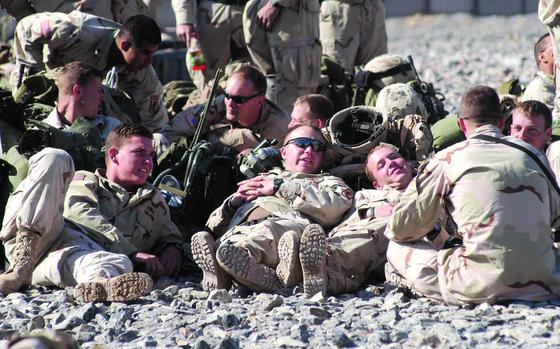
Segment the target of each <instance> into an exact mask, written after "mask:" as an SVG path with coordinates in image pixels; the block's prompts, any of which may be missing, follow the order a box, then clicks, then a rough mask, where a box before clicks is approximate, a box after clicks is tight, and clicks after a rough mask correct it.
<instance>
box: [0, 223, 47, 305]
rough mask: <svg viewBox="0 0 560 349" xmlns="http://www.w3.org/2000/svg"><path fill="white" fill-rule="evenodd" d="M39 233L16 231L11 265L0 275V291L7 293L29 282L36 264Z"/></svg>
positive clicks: (25, 285)
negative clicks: (8, 269)
mask: <svg viewBox="0 0 560 349" xmlns="http://www.w3.org/2000/svg"><path fill="white" fill-rule="evenodd" d="M39 238H40V236H39V234H36V233H33V232H30V231H18V232H17V233H16V245H15V248H14V256H13V261H14V263H13V265H12V266H10V271H7V272H5V273H4V274H2V275H0V293H2V294H3V295H8V294H10V293H13V292H17V291H19V290H20V289H22V288H25V287H28V286H29V285H30V284H31V276H32V275H33V270H34V269H35V265H36V264H37V257H36V253H37V252H36V246H37V242H38V241H39Z"/></svg>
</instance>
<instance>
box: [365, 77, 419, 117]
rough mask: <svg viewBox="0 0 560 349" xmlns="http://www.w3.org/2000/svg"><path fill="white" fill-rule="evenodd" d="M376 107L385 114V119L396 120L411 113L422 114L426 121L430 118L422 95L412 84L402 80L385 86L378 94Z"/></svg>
mask: <svg viewBox="0 0 560 349" xmlns="http://www.w3.org/2000/svg"><path fill="white" fill-rule="evenodd" d="M375 108H376V109H377V110H379V111H380V112H381V113H382V114H383V120H384V121H387V120H390V121H396V120H398V119H401V118H404V117H405V116H406V115H410V114H417V115H421V116H422V118H423V119H424V121H427V120H428V111H427V110H426V107H425V106H424V102H423V101H422V97H420V96H419V95H418V94H417V93H416V92H415V91H414V89H413V88H412V87H411V86H410V85H408V84H404V83H401V82H397V83H394V84H391V85H388V86H385V87H383V89H382V90H381V91H379V95H378V96H377V101H376V102H375Z"/></svg>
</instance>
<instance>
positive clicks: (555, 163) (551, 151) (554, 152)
mask: <svg viewBox="0 0 560 349" xmlns="http://www.w3.org/2000/svg"><path fill="white" fill-rule="evenodd" d="M546 158H547V159H548V162H549V163H550V168H551V169H552V173H554V175H555V176H556V182H558V183H560V141H556V142H552V143H551V144H550V146H549V147H548V149H547V150H546Z"/></svg>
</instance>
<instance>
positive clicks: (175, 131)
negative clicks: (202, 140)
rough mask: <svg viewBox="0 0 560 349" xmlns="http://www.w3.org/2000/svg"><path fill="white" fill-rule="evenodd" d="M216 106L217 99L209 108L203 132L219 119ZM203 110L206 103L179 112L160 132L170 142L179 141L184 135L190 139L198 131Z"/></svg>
mask: <svg viewBox="0 0 560 349" xmlns="http://www.w3.org/2000/svg"><path fill="white" fill-rule="evenodd" d="M222 103H223V102H222ZM216 106H217V105H216V101H214V103H213V105H212V107H211V108H210V109H209V110H208V115H207V116H206V121H205V122H204V127H203V128H202V134H204V133H205V132H206V131H207V130H208V125H210V124H212V123H214V121H215V120H216V119H217V116H218V110H217V108H216ZM203 110H204V104H198V105H195V106H192V107H190V108H188V109H186V110H183V111H182V112H180V113H179V114H177V115H175V117H174V118H173V120H171V122H169V123H168V124H167V125H166V126H165V127H164V128H163V129H162V130H161V131H160V133H161V134H162V135H163V136H164V137H165V139H166V140H167V142H168V143H169V144H171V143H174V142H177V141H178V140H179V139H181V138H182V137H187V138H188V139H189V140H190V139H191V138H192V136H193V135H194V132H195V131H196V127H197V125H198V122H199V118H200V114H201V113H202V111H203Z"/></svg>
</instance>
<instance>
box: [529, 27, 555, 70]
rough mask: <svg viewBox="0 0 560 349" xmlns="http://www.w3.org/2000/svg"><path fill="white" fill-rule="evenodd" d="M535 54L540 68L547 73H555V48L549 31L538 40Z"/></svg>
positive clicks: (534, 50)
mask: <svg viewBox="0 0 560 349" xmlns="http://www.w3.org/2000/svg"><path fill="white" fill-rule="evenodd" d="M533 54H534V55H535V62H536V63H537V67H538V68H539V70H540V71H542V72H543V73H545V74H547V75H554V49H553V48H552V40H551V38H550V34H549V33H546V34H544V35H543V36H541V37H540V38H539V39H538V40H537V42H536V43H535V47H534V49H533Z"/></svg>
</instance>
